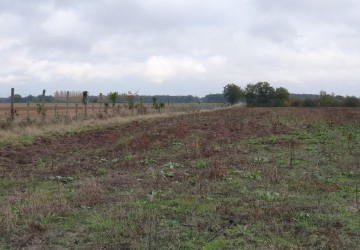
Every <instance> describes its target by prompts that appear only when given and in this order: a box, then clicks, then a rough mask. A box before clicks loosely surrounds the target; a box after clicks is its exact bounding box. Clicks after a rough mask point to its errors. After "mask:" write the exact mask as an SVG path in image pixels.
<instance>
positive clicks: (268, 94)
mask: <svg viewBox="0 0 360 250" xmlns="http://www.w3.org/2000/svg"><path fill="white" fill-rule="evenodd" d="M223 95H224V97H225V99H226V101H227V102H228V103H229V104H231V105H233V104H236V103H238V102H240V101H242V102H245V103H246V105H247V106H248V107H360V98H358V97H355V96H346V97H344V96H340V95H335V94H334V93H332V94H328V93H326V91H323V90H322V91H320V93H319V94H318V95H313V94H290V93H289V91H288V90H287V89H286V88H283V87H279V88H273V87H272V86H271V85H270V84H269V83H268V82H258V83H256V84H251V83H250V84H248V85H247V86H246V87H245V88H244V89H242V88H241V87H239V86H237V85H236V84H228V85H226V86H225V87H224V90H223Z"/></svg>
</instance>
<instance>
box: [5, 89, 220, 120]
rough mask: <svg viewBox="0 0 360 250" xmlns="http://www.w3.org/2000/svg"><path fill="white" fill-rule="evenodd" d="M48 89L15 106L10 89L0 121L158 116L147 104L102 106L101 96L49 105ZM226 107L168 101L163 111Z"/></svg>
mask: <svg viewBox="0 0 360 250" xmlns="http://www.w3.org/2000/svg"><path fill="white" fill-rule="evenodd" d="M45 92H46V91H45V90H43V93H42V99H41V101H40V102H38V103H30V102H28V103H16V102H15V101H14V89H13V88H12V89H11V98H10V103H0V120H3V121H10V122H13V123H16V122H21V121H35V120H42V121H51V120H63V119H67V120H69V119H71V120H73V119H90V118H103V117H104V116H114V115H120V116H130V115H139V114H151V113H157V112H159V111H158V110H155V109H154V108H152V104H150V103H146V104H141V105H139V104H138V106H136V105H135V107H134V108H133V109H129V107H128V106H127V104H126V103H117V104H116V105H115V106H114V107H112V106H111V105H110V106H109V105H107V104H105V103H103V101H102V100H103V98H102V94H100V99H99V101H100V102H99V103H88V104H86V105H84V104H83V103H69V102H68V98H67V101H66V102H65V103H46V102H45ZM221 107H224V104H223V103H176V104H174V103H171V102H168V103H167V104H166V105H165V107H164V109H163V110H161V112H193V111H200V110H213V109H218V108H221Z"/></svg>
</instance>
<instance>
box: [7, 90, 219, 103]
mask: <svg viewBox="0 0 360 250" xmlns="http://www.w3.org/2000/svg"><path fill="white" fill-rule="evenodd" d="M114 93H117V92H110V93H108V94H105V95H103V96H102V100H100V95H96V96H95V95H91V93H88V96H87V103H99V102H100V101H102V102H103V103H108V102H109V103H110V102H112V101H111V98H110V96H111V94H114ZM117 94H118V95H117V96H116V98H115V102H116V103H126V102H127V100H126V99H127V97H128V96H129V93H123V94H121V93H117ZM131 95H132V96H133V98H134V102H140V101H141V102H142V103H148V104H152V103H153V98H156V99H157V100H158V101H159V102H164V103H199V102H216V103H225V102H226V100H225V98H224V95H223V94H209V95H206V96H205V97H197V96H193V95H178V96H171V95H138V94H137V93H133V94H131ZM10 99H11V97H10V96H9V97H3V98H1V97H0V103H9V102H10ZM42 100H43V96H42V95H38V96H33V95H28V96H24V97H23V96H21V95H19V94H15V96H14V101H15V103H27V102H30V103H40V102H42ZM67 100H68V101H69V102H70V103H81V102H82V101H83V91H55V93H54V94H53V95H45V102H46V103H65V102H66V101H67Z"/></svg>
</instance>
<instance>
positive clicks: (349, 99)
mask: <svg viewBox="0 0 360 250" xmlns="http://www.w3.org/2000/svg"><path fill="white" fill-rule="evenodd" d="M343 105H344V106H345V107H360V99H359V98H356V97H355V96H346V97H345V99H344V100H343Z"/></svg>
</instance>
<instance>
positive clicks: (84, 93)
mask: <svg viewBox="0 0 360 250" xmlns="http://www.w3.org/2000/svg"><path fill="white" fill-rule="evenodd" d="M88 96H89V92H88V91H84V92H82V99H81V102H82V104H84V106H86V105H87V103H88Z"/></svg>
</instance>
